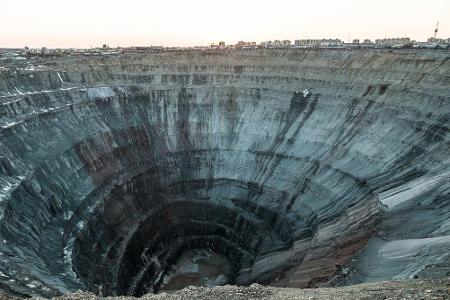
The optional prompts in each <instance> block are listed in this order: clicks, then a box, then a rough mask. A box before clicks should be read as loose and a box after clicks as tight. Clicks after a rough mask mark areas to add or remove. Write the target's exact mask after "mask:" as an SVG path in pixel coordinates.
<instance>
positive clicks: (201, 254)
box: [160, 249, 232, 291]
mask: <svg viewBox="0 0 450 300" xmlns="http://www.w3.org/2000/svg"><path fill="white" fill-rule="evenodd" d="M231 270H232V268H231V264H230V262H229V261H228V260H227V259H226V258H224V257H222V256H220V255H218V254H216V253H214V252H212V251H210V250H205V249H194V250H186V251H185V252H183V254H182V255H181V256H180V257H179V259H178V260H177V262H176V263H175V264H173V265H172V266H171V268H170V269H169V271H168V272H167V274H166V275H165V276H164V279H163V282H162V284H161V287H160V291H174V290H179V289H183V288H185V287H187V286H206V287H213V286H218V285H225V284H227V283H228V282H229V278H230V273H231Z"/></svg>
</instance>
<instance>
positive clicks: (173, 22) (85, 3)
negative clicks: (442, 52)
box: [0, 0, 450, 48]
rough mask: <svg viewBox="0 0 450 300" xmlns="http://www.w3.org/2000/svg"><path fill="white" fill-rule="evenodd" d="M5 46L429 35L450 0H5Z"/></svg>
mask: <svg viewBox="0 0 450 300" xmlns="http://www.w3.org/2000/svg"><path fill="white" fill-rule="evenodd" d="M0 2H1V3H0V48H1V47H24V46H30V47H42V46H47V47H52V48H56V47H90V46H91V45H92V46H94V47H96V46H101V45H102V44H104V43H106V44H108V45H110V46H113V47H115V46H131V45H138V46H149V45H163V46H195V45H208V44H210V43H213V42H218V41H220V40H223V41H225V42H226V43H227V44H229V43H233V44H234V43H236V42H238V41H239V40H245V41H256V42H260V41H264V40H274V39H290V40H295V39H302V38H328V37H329V38H340V39H343V40H345V41H347V40H348V39H349V37H350V38H351V39H355V38H359V39H365V38H370V39H375V38H384V37H404V36H409V37H411V38H413V39H416V40H426V39H427V38H428V37H430V36H432V34H433V31H434V28H435V26H436V23H437V21H440V30H439V34H438V36H439V37H442V38H448V37H450V0H308V1H303V0H221V1H214V0H158V1H153V0H120V1H119V0H109V1H107V0H72V1H66V0H1V1H0Z"/></svg>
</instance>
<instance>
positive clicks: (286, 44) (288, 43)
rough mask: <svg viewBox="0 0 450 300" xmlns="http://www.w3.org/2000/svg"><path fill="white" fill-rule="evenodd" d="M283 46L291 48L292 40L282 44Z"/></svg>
mask: <svg viewBox="0 0 450 300" xmlns="http://www.w3.org/2000/svg"><path fill="white" fill-rule="evenodd" d="M281 44H282V45H283V47H285V48H289V47H290V46H291V41H290V40H284V41H282V42H281Z"/></svg>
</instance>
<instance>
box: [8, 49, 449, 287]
mask: <svg viewBox="0 0 450 300" xmlns="http://www.w3.org/2000/svg"><path fill="white" fill-rule="evenodd" d="M449 57H450V55H449V53H448V52H445V51H442V52H440V51H415V50H414V51H412V50H397V51H394V52H390V51H387V50H380V51H376V50H361V51H360V50H352V51H349V50H286V51H281V50H280V51H278V50H271V51H266V50H258V51H236V52H231V53H203V52H179V53H160V54H147V55H122V56H118V57H89V58H87V57H86V58H69V57H66V58H61V59H57V60H53V61H50V60H44V61H42V62H41V64H42V66H41V67H38V68H33V69H32V70H30V68H28V69H20V68H16V69H14V68H11V69H9V70H4V71H2V72H1V73H0V125H1V131H0V212H1V227H0V234H1V240H2V241H3V242H2V243H0V251H1V256H0V272H1V273H0V275H1V278H0V281H1V282H2V283H1V284H2V286H4V287H5V288H7V289H8V290H9V291H10V292H11V293H12V294H14V293H16V294H23V295H43V296H52V295H57V294H60V293H65V292H71V291H74V290H77V289H84V290H89V291H91V292H94V293H97V294H103V295H136V296H139V295H142V294H144V293H149V292H157V291H158V290H159V289H160V287H161V283H162V281H163V280H164V277H165V276H166V274H167V272H168V271H169V269H170V267H171V266H173V265H174V264H175V262H176V261H177V259H178V258H179V257H180V256H181V255H182V254H183V253H184V252H185V251H186V250H189V249H208V250H209V251H212V252H214V253H216V254H218V255H220V256H222V257H223V258H224V259H226V260H228V261H229V262H230V264H231V266H232V272H231V273H232V274H231V275H230V276H229V282H228V283H232V284H244V285H245V284H250V283H253V282H258V283H263V284H270V285H276V286H288V287H305V286H311V285H315V284H317V283H321V282H324V281H327V280H329V279H330V278H331V277H332V276H333V275H335V274H337V273H339V272H340V271H341V269H342V266H344V265H345V264H347V263H348V262H349V260H350V258H351V257H352V256H353V255H354V254H355V253H356V252H357V251H359V250H361V249H363V250H362V251H360V252H359V253H358V261H357V262H354V264H355V265H356V267H355V268H356V271H355V272H354V273H352V275H351V278H349V280H350V281H354V282H355V281H356V282H359V281H368V280H369V281H370V280H381V279H392V278H405V277H410V276H414V275H417V274H419V273H420V272H421V271H422V270H423V269H424V268H426V267H427V266H430V265H439V264H442V263H445V261H446V260H448V259H449V252H448V250H444V249H448V247H449V246H450V240H449V236H450V222H449V220H450V218H449V215H450V209H449V179H450V178H449V177H450V175H449V172H450V168H449V162H450V160H449V157H450V156H449V153H450V147H449V138H450V134H449V126H450V121H449V118H450V96H449V95H450V60H449ZM307 88H308V89H310V91H311V93H310V94H308V93H302V91H303V90H305V89H307ZM369 240H370V241H369ZM368 241H369V243H368V246H367V247H365V245H366V244H367V242H368ZM364 247H365V248H364Z"/></svg>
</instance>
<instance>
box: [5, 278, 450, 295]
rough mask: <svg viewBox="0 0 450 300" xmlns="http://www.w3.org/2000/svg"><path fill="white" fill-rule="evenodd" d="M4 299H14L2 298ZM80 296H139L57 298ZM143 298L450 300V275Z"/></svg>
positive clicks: (225, 289)
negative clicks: (346, 284)
mask: <svg viewBox="0 0 450 300" xmlns="http://www.w3.org/2000/svg"><path fill="white" fill-rule="evenodd" d="M0 299H14V298H8V297H0ZM53 299H54V300H57V299H59V300H69V299H70V300H76V299H80V300H81V299H136V298H132V297H98V296H95V295H93V294H91V293H87V292H81V291H80V292H76V293H73V294H67V295H63V296H61V297H57V298H53ZM140 299H142V300H176V299H200V300H201V299H227V300H231V299H450V278H447V279H441V280H402V281H383V282H377V283H363V284H357V285H352V286H346V287H337V288H316V289H294V288H274V287H267V286H261V285H258V284H252V285H251V286H249V287H238V286H230V285H226V286H220V287H215V288H204V287H187V288H185V289H183V290H179V291H177V292H175V293H170V294H169V293H160V294H155V295H154V294H147V295H145V296H143V297H141V298H140Z"/></svg>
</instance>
